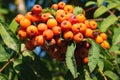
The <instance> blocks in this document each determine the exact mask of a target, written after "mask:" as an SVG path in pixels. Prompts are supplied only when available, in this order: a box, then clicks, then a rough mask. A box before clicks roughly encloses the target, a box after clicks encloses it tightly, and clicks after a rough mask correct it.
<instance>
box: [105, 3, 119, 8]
mask: <svg viewBox="0 0 120 80" xmlns="http://www.w3.org/2000/svg"><path fill="white" fill-rule="evenodd" d="M119 5H120V3H109V4H108V6H107V8H108V9H113V8H116V7H118V6H119Z"/></svg>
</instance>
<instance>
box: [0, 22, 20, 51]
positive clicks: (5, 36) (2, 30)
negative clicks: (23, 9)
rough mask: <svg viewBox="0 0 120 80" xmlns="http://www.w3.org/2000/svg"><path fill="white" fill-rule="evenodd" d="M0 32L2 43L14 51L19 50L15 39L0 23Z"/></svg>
mask: <svg viewBox="0 0 120 80" xmlns="http://www.w3.org/2000/svg"><path fill="white" fill-rule="evenodd" d="M0 34H1V37H2V39H3V41H4V43H5V44H6V45H7V46H8V47H9V48H11V49H13V50H15V51H16V52H18V51H19V46H18V42H16V41H15V39H14V38H13V37H11V36H10V33H8V31H7V30H6V29H5V27H4V26H3V25H2V24H1V23H0Z"/></svg>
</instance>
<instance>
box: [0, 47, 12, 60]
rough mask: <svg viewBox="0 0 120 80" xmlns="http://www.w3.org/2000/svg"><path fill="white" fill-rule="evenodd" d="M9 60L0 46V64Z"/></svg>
mask: <svg viewBox="0 0 120 80" xmlns="http://www.w3.org/2000/svg"><path fill="white" fill-rule="evenodd" d="M8 59H10V55H9V53H7V52H6V51H5V49H4V48H3V46H2V45H0V62H3V61H8Z"/></svg>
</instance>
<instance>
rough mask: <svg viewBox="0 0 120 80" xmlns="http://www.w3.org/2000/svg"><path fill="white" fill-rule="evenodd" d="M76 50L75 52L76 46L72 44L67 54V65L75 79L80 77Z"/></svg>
mask: <svg viewBox="0 0 120 80" xmlns="http://www.w3.org/2000/svg"><path fill="white" fill-rule="evenodd" d="M74 50H75V44H74V43H71V44H70V45H69V46H68V48H67V52H66V65H67V68H68V69H69V70H70V72H71V73H72V75H73V77H74V78H77V77H78V72H77V67H76V62H75V57H74Z"/></svg>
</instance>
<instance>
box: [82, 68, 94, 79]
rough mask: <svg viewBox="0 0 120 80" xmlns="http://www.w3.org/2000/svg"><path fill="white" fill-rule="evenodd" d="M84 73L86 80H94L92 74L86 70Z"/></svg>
mask: <svg viewBox="0 0 120 80" xmlns="http://www.w3.org/2000/svg"><path fill="white" fill-rule="evenodd" d="M84 72H85V80H92V79H91V77H90V73H89V72H88V71H87V70H86V69H84Z"/></svg>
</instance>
